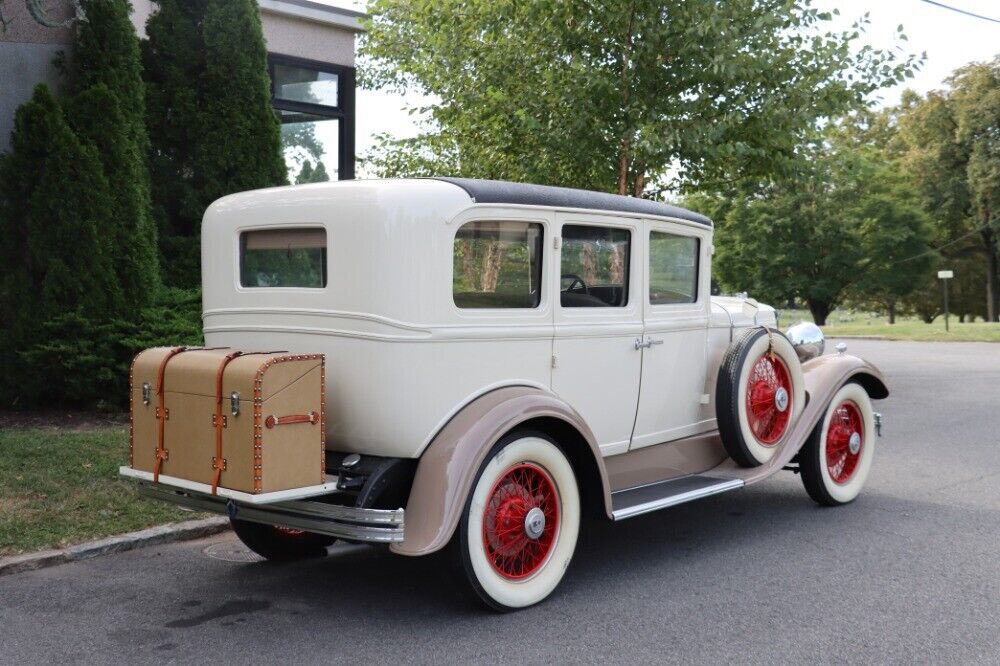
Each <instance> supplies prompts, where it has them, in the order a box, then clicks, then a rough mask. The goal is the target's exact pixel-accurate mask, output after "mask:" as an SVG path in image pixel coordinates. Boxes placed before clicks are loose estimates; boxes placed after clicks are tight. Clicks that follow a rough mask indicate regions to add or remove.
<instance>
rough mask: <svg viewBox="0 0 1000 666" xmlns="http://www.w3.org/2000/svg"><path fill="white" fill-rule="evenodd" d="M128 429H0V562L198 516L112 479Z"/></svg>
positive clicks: (123, 457)
mask: <svg viewBox="0 0 1000 666" xmlns="http://www.w3.org/2000/svg"><path fill="white" fill-rule="evenodd" d="M127 455H128V429H127V428H120V427H116V428H102V429H94V430H85V431H79V432H69V431H65V430H58V429H54V428H45V429H41V428H17V427H14V428H3V429H0V555H12V554H17V553H23V552H30V551H34V550H41V549H45V548H57V547H63V546H68V545H71V544H74V543H79V542H81V541H89V540H91V539H97V538H101V537H105V536H111V535H114V534H121V533H123V532H131V531H133V530H139V529H143V528H145V527H151V526H153V525H160V524H163V523H168V522H172V521H178V520H188V519H191V518H194V517H198V514H192V513H190V512H185V511H181V510H180V509H179V508H176V507H173V506H170V505H167V504H163V503H158V502H152V501H150V500H147V499H144V498H141V497H139V495H138V494H137V493H136V491H135V489H134V487H133V484H131V483H129V482H127V481H125V480H122V479H119V478H118V466H119V465H122V464H123V463H124V462H125V460H126V458H127Z"/></svg>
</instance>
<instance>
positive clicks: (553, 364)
mask: <svg viewBox="0 0 1000 666" xmlns="http://www.w3.org/2000/svg"><path fill="white" fill-rule="evenodd" d="M558 365H559V359H558V358H556V355H555V354H553V355H552V367H553V368H555V367H556V366H558Z"/></svg>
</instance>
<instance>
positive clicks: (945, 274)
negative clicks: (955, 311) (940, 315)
mask: <svg viewBox="0 0 1000 666" xmlns="http://www.w3.org/2000/svg"><path fill="white" fill-rule="evenodd" d="M953 277H955V271H938V279H939V280H941V284H943V285H944V331H945V333H947V332H948V280H950V279H951V278H953Z"/></svg>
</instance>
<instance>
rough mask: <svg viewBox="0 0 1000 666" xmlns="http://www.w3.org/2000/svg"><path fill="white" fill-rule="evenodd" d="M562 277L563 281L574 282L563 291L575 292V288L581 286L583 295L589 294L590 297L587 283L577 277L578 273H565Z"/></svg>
mask: <svg viewBox="0 0 1000 666" xmlns="http://www.w3.org/2000/svg"><path fill="white" fill-rule="evenodd" d="M560 277H561V279H563V280H566V279H570V280H573V281H572V282H570V283H569V286H568V287H566V288H565V289H563V291H573V287H575V286H576V285H577V284H579V285H580V286H581V287H583V293H585V294H587V295H588V296H589V295H590V289H589V288H588V287H587V283H586V282H584V281H583V278H582V277H580V276H579V275H577V274H576V273H563V274H562V276H560Z"/></svg>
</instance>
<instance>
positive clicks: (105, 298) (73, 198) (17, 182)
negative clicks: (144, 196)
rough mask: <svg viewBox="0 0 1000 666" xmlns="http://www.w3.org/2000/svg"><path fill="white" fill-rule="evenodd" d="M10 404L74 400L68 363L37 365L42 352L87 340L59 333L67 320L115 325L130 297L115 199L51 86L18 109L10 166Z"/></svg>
mask: <svg viewBox="0 0 1000 666" xmlns="http://www.w3.org/2000/svg"><path fill="white" fill-rule="evenodd" d="M0 187H2V196H0V201H2V202H3V203H2V209H0V236H2V237H3V239H4V242H3V243H2V244H0V266H2V271H3V273H2V284H0V323H2V328H3V330H4V335H5V340H4V344H3V346H2V347H0V349H2V352H0V354H2V359H0V360H2V363H0V365H2V366H3V367H4V372H3V373H2V376H0V393H2V401H3V402H5V403H8V404H10V403H13V402H16V401H18V400H20V401H22V402H26V403H33V402H36V401H38V400H39V399H40V397H41V396H42V394H43V392H45V391H49V393H48V395H49V396H51V397H53V398H56V399H59V398H62V397H64V394H63V392H62V389H63V383H62V382H61V381H60V379H59V377H60V376H61V375H62V373H63V372H64V371H65V369H64V366H63V364H62V363H61V362H60V361H59V359H49V362H48V363H47V364H45V365H36V364H34V363H30V362H29V360H28V358H26V357H25V354H26V353H28V352H30V351H32V350H33V349H36V348H37V347H38V345H45V344H52V345H60V344H62V343H65V342H67V341H71V340H74V339H76V340H79V331H75V330H72V329H71V328H70V329H66V328H61V329H59V330H58V331H52V330H51V322H53V321H56V320H58V319H59V318H61V317H67V316H71V317H78V318H81V319H84V320H87V321H92V322H108V321H110V320H112V319H114V318H115V317H116V316H118V315H119V314H121V312H122V311H123V310H124V307H125V299H124V297H123V293H122V290H121V287H120V285H119V282H118V280H117V279H116V277H115V266H114V262H113V260H112V258H113V256H114V254H113V252H114V245H113V235H112V234H109V233H107V231H106V230H108V229H112V228H113V227H114V223H115V221H114V210H115V205H114V198H113V196H112V191H111V190H112V188H111V186H110V184H109V182H108V179H107V178H106V177H105V175H104V172H103V169H102V165H101V160H100V156H99V154H98V152H97V150H96V149H95V148H94V147H93V146H92V145H90V144H88V143H84V142H83V141H81V140H80V138H79V137H77V135H76V134H75V133H74V132H73V130H72V128H71V127H70V125H69V123H68V122H66V118H65V116H64V114H63V110H62V109H61V108H60V106H59V103H58V102H57V101H56V99H55V97H53V95H52V94H51V93H50V92H49V90H48V88H47V87H46V86H44V85H39V86H38V87H36V88H35V93H34V95H33V97H32V98H31V100H30V101H28V102H27V103H25V104H23V105H22V106H21V107H20V108H19V109H18V111H17V114H16V116H15V120H14V131H13V132H12V134H11V152H10V153H9V154H8V155H5V156H4V158H3V161H2V165H0Z"/></svg>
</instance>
